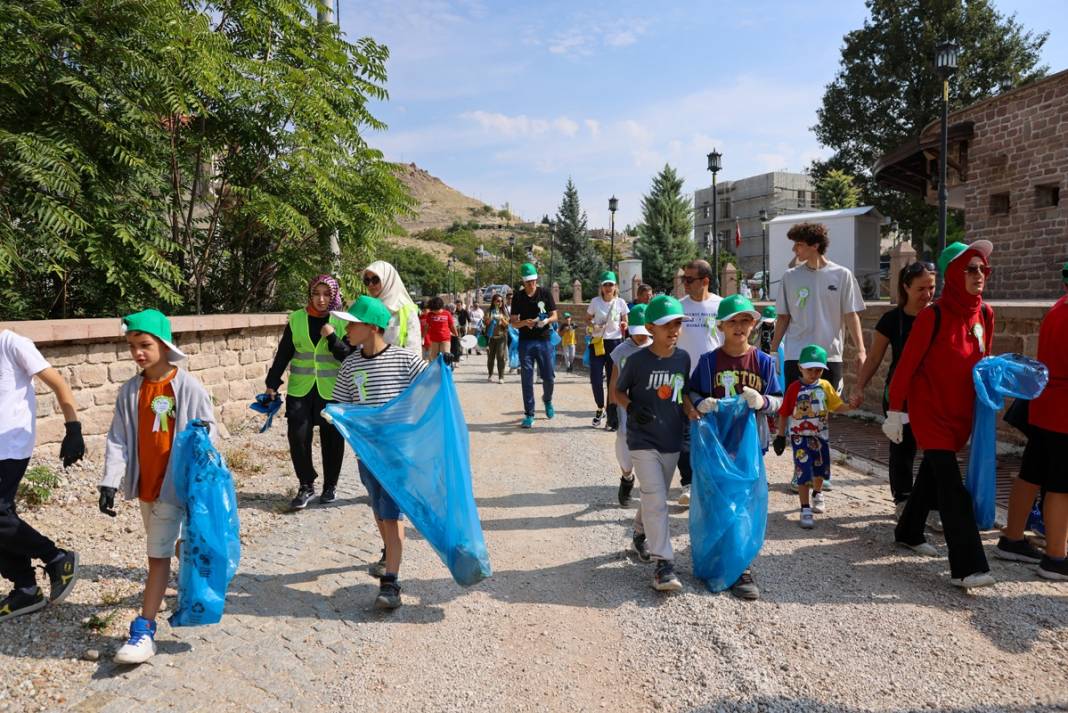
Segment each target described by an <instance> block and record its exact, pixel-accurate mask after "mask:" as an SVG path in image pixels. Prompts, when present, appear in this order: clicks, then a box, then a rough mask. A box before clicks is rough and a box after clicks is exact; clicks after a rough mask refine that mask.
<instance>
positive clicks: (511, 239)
mask: <svg viewBox="0 0 1068 713" xmlns="http://www.w3.org/2000/svg"><path fill="white" fill-rule="evenodd" d="M508 262H509V263H510V265H511V267H510V268H509V271H508V274H509V279H508V282H509V283H510V284H509V287H513V288H514V287H515V236H514V235H509V236H508Z"/></svg>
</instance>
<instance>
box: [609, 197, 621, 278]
mask: <svg viewBox="0 0 1068 713" xmlns="http://www.w3.org/2000/svg"><path fill="white" fill-rule="evenodd" d="M617 210H619V199H618V198H616V197H615V196H612V197H611V198H609V199H608V213H609V218H608V221H609V224H610V225H611V231H612V242H611V243H610V244H609V247H608V269H609V270H612V271H615V269H616V267H615V265H616V211H617Z"/></svg>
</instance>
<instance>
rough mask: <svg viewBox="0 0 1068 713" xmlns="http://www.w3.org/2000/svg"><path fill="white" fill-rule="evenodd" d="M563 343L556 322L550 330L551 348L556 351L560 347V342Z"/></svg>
mask: <svg viewBox="0 0 1068 713" xmlns="http://www.w3.org/2000/svg"><path fill="white" fill-rule="evenodd" d="M562 341H563V338H562V337H561V336H560V332H558V331H557V328H556V322H553V323H552V326H551V327H550V328H549V346H550V347H552V348H553V349H556V347H558V346H560V342H562Z"/></svg>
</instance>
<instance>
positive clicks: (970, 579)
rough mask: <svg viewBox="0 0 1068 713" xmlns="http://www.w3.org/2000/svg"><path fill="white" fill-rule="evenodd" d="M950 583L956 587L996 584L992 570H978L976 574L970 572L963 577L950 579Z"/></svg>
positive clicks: (968, 587) (964, 587)
mask: <svg viewBox="0 0 1068 713" xmlns="http://www.w3.org/2000/svg"><path fill="white" fill-rule="evenodd" d="M949 583H950V584H952V585H953V586H954V587H960V588H961V589H972V588H974V587H989V586H991V585H993V584H994V577H993V575H991V574H990V572H976V573H975V574H969V575H968V576H967V577H964V578H963V579H951V580H949Z"/></svg>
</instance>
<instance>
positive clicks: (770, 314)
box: [760, 305, 779, 322]
mask: <svg viewBox="0 0 1068 713" xmlns="http://www.w3.org/2000/svg"><path fill="white" fill-rule="evenodd" d="M778 316H779V313H778V312H776V311H775V305H768V306H767V307H765V308H764V309H762V310H761V311H760V318H761V319H762V320H763V321H765V322H774V321H775V320H776V319H777V318H778Z"/></svg>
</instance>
